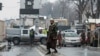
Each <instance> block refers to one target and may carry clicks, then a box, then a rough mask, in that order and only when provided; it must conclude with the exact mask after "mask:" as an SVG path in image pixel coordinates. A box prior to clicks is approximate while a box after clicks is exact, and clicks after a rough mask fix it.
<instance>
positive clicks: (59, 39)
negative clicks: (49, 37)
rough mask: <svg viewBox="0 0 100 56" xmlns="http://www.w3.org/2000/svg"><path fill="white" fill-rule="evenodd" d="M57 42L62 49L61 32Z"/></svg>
mask: <svg viewBox="0 0 100 56" xmlns="http://www.w3.org/2000/svg"><path fill="white" fill-rule="evenodd" d="M57 40H58V41H57V42H58V44H57V47H60V48H61V47H62V35H61V31H59V32H58V35H57Z"/></svg>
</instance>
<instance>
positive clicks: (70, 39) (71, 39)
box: [63, 32, 81, 46]
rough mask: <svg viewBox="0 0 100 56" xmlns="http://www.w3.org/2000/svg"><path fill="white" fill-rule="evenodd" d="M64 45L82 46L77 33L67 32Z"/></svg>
mask: <svg viewBox="0 0 100 56" xmlns="http://www.w3.org/2000/svg"><path fill="white" fill-rule="evenodd" d="M63 45H64V46H67V45H74V46H80V45H81V38H80V36H79V35H78V34H77V33H74V32H66V33H64V35H63Z"/></svg>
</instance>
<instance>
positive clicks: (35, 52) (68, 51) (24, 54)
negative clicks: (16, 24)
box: [0, 45, 100, 56]
mask: <svg viewBox="0 0 100 56" xmlns="http://www.w3.org/2000/svg"><path fill="white" fill-rule="evenodd" d="M57 49H58V48H57ZM52 51H53V50H52ZM58 52H59V53H58V54H57V55H55V56H100V52H98V51H90V50H88V49H87V48H82V47H62V48H61V49H58ZM45 53H46V51H44V50H43V49H42V48H40V47H39V46H38V45H36V46H33V47H31V46H29V45H19V46H12V48H11V50H9V51H7V49H5V50H4V51H1V52H0V56H50V55H45Z"/></svg>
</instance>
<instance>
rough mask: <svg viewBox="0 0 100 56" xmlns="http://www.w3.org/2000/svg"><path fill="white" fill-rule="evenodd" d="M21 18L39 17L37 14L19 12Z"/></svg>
mask: <svg viewBox="0 0 100 56" xmlns="http://www.w3.org/2000/svg"><path fill="white" fill-rule="evenodd" d="M20 17H21V18H28V19H33V18H39V15H32V14H30V15H28V14H21V15H20Z"/></svg>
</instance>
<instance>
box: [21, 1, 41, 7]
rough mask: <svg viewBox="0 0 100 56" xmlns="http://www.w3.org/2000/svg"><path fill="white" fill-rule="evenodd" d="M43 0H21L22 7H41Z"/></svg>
mask: <svg viewBox="0 0 100 56" xmlns="http://www.w3.org/2000/svg"><path fill="white" fill-rule="evenodd" d="M41 1H42V0H20V9H26V8H27V7H28V8H29V7H32V9H40V8H41Z"/></svg>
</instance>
